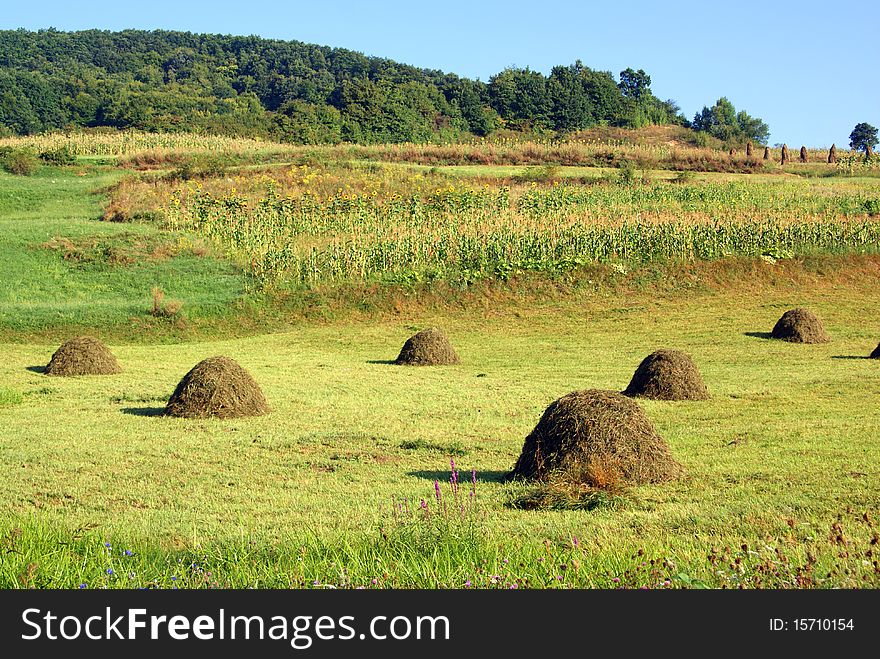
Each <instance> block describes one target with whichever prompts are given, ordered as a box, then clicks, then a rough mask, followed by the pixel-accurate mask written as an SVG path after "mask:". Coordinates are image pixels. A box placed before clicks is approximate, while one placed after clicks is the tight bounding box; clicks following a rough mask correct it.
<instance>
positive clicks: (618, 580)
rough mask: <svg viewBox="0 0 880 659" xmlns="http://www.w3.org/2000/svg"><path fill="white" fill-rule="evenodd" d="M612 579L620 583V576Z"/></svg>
mask: <svg viewBox="0 0 880 659" xmlns="http://www.w3.org/2000/svg"><path fill="white" fill-rule="evenodd" d="M611 581H613V582H614V583H620V577H614V578H613V579H612V580H611Z"/></svg>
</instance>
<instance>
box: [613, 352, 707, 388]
mask: <svg viewBox="0 0 880 659" xmlns="http://www.w3.org/2000/svg"><path fill="white" fill-rule="evenodd" d="M623 393H624V395H626V396H636V397H639V398H651V399H653V400H707V399H708V398H709V391H708V390H707V389H706V384H705V383H704V382H703V376H702V375H700V371H699V369H697V366H696V364H694V360H693V359H691V357H690V355H688V354H687V353H684V352H681V351H678V350H657V351H656V352H653V353H651V354H650V355H648V356H647V357H645V358H644V359H643V360H642V363H641V364H639V367H638V368H637V369H636V372H635V374H634V375H633V377H632V380H631V381H630V383H629V386H628V387H627V388H626V391H624V392H623Z"/></svg>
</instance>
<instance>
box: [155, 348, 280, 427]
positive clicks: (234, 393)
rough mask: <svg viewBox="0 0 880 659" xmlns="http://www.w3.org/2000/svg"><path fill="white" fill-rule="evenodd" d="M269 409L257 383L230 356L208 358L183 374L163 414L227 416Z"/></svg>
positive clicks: (251, 413)
mask: <svg viewBox="0 0 880 659" xmlns="http://www.w3.org/2000/svg"><path fill="white" fill-rule="evenodd" d="M267 412H269V405H268V404H267V403H266V399H265V397H264V396H263V392H262V391H261V390H260V386H259V385H258V384H257V383H256V381H255V380H254V379H253V377H251V375H250V373H248V372H247V371H246V370H244V369H243V368H242V367H241V366H239V364H238V363H237V362H236V361H235V360H233V359H230V358H229V357H222V356H218V357H209V358H208V359H205V360H203V361H201V362H199V363H198V364H196V365H195V366H194V367H193V369H192V370H191V371H190V372H189V373H187V374H186V375H184V376H183V379H182V380H181V381H180V383H179V384H178V385H177V388H176V389H175V390H174V393H173V394H171V398H169V399H168V404H167V405H166V406H165V414H166V416H177V417H186V418H190V419H204V418H208V417H216V418H220V419H230V418H236V417H243V416H259V415H262V414H266V413H267Z"/></svg>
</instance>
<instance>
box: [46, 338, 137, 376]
mask: <svg viewBox="0 0 880 659" xmlns="http://www.w3.org/2000/svg"><path fill="white" fill-rule="evenodd" d="M43 372H44V373H45V374H46V375H61V376H73V375H114V374H116V373H122V368H120V366H119V362H118V361H116V357H115V356H114V355H113V353H112V352H110V350H109V349H108V348H107V346H105V345H104V344H103V343H101V341H99V340H98V339H94V338H92V337H90V336H78V337H76V338H74V339H70V340H69V341H67V342H66V343H64V344H62V345H61V347H60V348H58V350H56V351H55V354H53V355H52V359H51V360H50V361H49V363H48V364H47V365H46V369H45V370H44V371H43Z"/></svg>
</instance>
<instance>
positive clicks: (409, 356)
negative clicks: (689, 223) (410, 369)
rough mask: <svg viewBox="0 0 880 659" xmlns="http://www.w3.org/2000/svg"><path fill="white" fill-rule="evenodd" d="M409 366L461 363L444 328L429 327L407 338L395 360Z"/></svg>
mask: <svg viewBox="0 0 880 659" xmlns="http://www.w3.org/2000/svg"><path fill="white" fill-rule="evenodd" d="M394 363H395V364H404V365H407V366H448V365H451V364H459V363H461V360H460V359H459V358H458V354H456V352H455V349H454V348H453V347H452V344H451V343H450V342H449V338H448V337H447V336H446V334H444V333H443V331H442V330H440V329H437V328H436V327H429V328H428V329H424V330H422V331H421V332H419V333H418V334H415V335H413V336H412V337H410V338H409V339H407V341H406V343H404V344H403V348H401V350H400V354H399V355H398V356H397V359H396V360H395V361H394Z"/></svg>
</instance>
